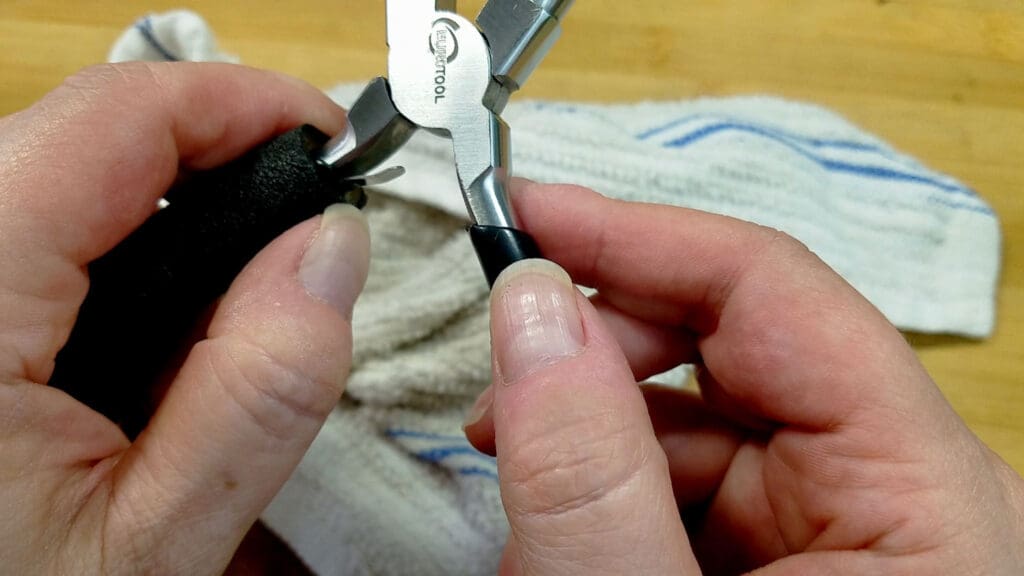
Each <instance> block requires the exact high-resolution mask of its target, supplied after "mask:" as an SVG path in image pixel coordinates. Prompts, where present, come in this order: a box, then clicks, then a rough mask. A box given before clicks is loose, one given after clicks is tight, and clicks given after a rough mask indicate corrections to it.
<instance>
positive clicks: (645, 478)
mask: <svg viewBox="0 0 1024 576" xmlns="http://www.w3.org/2000/svg"><path fill="white" fill-rule="evenodd" d="M491 338H492V346H493V351H494V352H493V353H494V372H495V374H494V391H493V397H494V400H493V402H494V405H493V407H492V417H493V420H494V430H495V444H496V448H497V454H498V474H499V478H500V483H501V491H502V501H503V503H504V506H505V511H506V513H507V514H508V517H509V522H510V524H511V528H512V539H513V542H512V546H511V547H510V548H511V552H512V554H513V555H514V556H515V558H514V560H512V561H513V562H515V561H517V562H518V568H519V571H520V572H521V573H523V574H533V575H547V574H552V575H553V574H558V575H566V574H568V575H572V574H586V575H588V576H589V575H595V574H674V575H678V574H691V575H693V574H699V569H698V567H697V562H696V560H695V559H694V557H693V554H692V552H691V551H690V549H689V544H688V542H687V537H686V533H685V531H684V529H683V525H682V522H681V520H680V518H679V512H678V509H677V507H676V504H675V500H674V498H673V495H672V485H671V481H670V479H669V473H668V466H667V463H666V458H665V454H664V453H663V452H662V450H661V447H660V445H659V444H658V440H657V438H656V437H655V435H654V430H653V428H652V425H651V421H650V418H649V417H648V415H647V408H646V405H645V403H644V400H643V396H642V395H641V392H640V389H639V387H637V385H636V381H635V380H634V379H633V376H632V372H631V371H630V369H629V366H628V364H627V362H626V359H625V357H624V355H623V353H622V351H621V349H620V348H619V346H618V343H617V342H616V341H615V339H614V337H613V336H612V335H611V334H610V333H609V331H608V329H607V328H606V327H605V326H604V325H603V323H602V321H601V319H600V317H599V315H598V313H597V311H596V310H595V309H594V308H593V306H592V305H591V304H590V302H589V301H588V300H587V299H586V298H584V297H583V295H582V294H580V293H579V292H578V291H577V290H576V289H575V287H573V285H572V282H571V280H570V279H569V276H568V275H567V274H566V273H565V271H563V270H562V269H561V268H559V267H558V266H557V265H555V264H552V263H550V262H547V261H542V260H532V261H526V262H520V263H518V264H516V265H514V266H512V267H510V268H509V269H508V270H506V271H505V272H504V273H503V274H502V276H501V277H500V278H499V280H498V282H497V284H496V285H495V288H494V291H493V293H492V297H491Z"/></svg>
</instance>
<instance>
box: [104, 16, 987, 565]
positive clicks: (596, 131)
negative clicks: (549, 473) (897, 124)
mask: <svg viewBox="0 0 1024 576" xmlns="http://www.w3.org/2000/svg"><path fill="white" fill-rule="evenodd" d="M215 46H216V43H215V41H214V39H213V34H212V33H211V31H210V30H209V29H208V28H207V27H206V25H205V24H204V23H202V20H201V19H199V18H198V16H196V15H195V14H192V13H189V12H172V13H167V14H162V15H161V14H157V15H152V16H149V17H147V18H144V19H142V20H140V21H139V22H137V23H136V24H135V25H134V26H133V27H132V28H130V29H129V30H128V31H127V32H126V33H125V34H124V35H123V36H122V37H121V39H120V40H118V42H117V44H116V45H115V46H114V48H113V50H112V51H111V55H110V59H111V60H113V61H122V60H138V59H150V60H152V59H157V60H160V59H162V60H173V59H186V58H187V59H199V60H221V59H225V57H224V56H223V55H221V54H219V53H218V52H216V48H215ZM382 72H383V71H382ZM360 88H361V85H348V86H340V87H338V88H336V89H334V90H332V91H331V92H330V94H331V95H332V96H333V97H334V98H335V99H336V100H338V101H339V102H340V103H342V104H351V102H352V101H354V99H355V97H356V96H357V94H358V92H359V90H360ZM505 117H506V119H507V121H508V122H509V124H510V125H511V127H512V143H513V153H512V157H513V162H514V163H513V166H514V170H515V173H516V174H518V175H520V176H526V177H529V178H532V179H534V180H538V181H544V182H571V183H576V184H582V185H586V186H589V187H591V188H594V189H596V190H598V191H600V192H602V193H604V194H607V195H609V196H614V197H618V198H623V199H628V200H636V201H645V202H655V203H663V204H670V205H679V206H689V207H693V208H699V209H702V210H707V211H710V212H717V213H722V214H728V215H731V216H735V217H738V218H742V219H745V220H750V221H753V222H757V223H760V224H764V225H767V226H772V227H775V228H778V229H780V230H783V231H785V232H787V233H789V234H791V235H793V236H795V237H796V238H798V239H800V240H801V241H803V242H804V243H806V244H807V245H808V246H809V247H810V248H811V249H812V250H813V251H814V252H816V253H817V254H818V255H819V256H820V257H821V258H822V259H824V260H825V261H826V262H827V263H828V264H830V265H831V266H832V267H833V268H835V269H836V270H837V271H838V272H839V273H840V274H842V275H843V276H844V277H845V278H846V279H847V280H848V281H849V282H850V283H851V284H853V285H854V286H855V287H856V288H857V289H859V290H860V291H861V292H862V293H863V294H864V295H865V296H867V297H868V298H869V299H870V300H871V301H872V302H873V303H874V304H875V305H876V306H878V307H879V308H880V309H881V310H882V311H883V312H884V313H885V314H886V315H887V316H888V317H889V319H890V320H892V322H893V323H895V324H896V325H897V326H899V327H901V328H903V329H906V330H912V331H921V332H946V333H953V334H959V335H963V336H968V337H973V338H983V337H986V336H988V335H990V334H991V332H992V330H993V326H994V313H995V312H994V311H995V291H996V283H997V279H998V274H999V262H1000V233H999V223H998V220H997V218H996V215H995V214H994V213H993V211H992V209H991V208H990V207H989V206H988V205H987V204H986V203H985V202H984V200H982V199H981V198H980V197H979V196H978V195H977V194H976V193H975V192H974V191H972V190H971V189H969V188H968V187H966V186H964V185H963V184H961V183H959V182H957V181H956V180H954V179H953V178H950V177H949V176H946V175H943V174H940V173H937V172H934V171H932V170H929V169H928V168H926V167H924V166H922V165H921V164H920V163H919V162H917V161H915V160H914V159H913V158H910V157H908V156H906V155H905V154H902V153H900V152H898V151H896V150H894V149H893V148H892V147H890V146H889V145H887V144H886V143H885V142H883V141H881V140H879V139H878V138H875V137H873V136H871V135H869V134H866V133H864V132H863V131H861V130H860V129H858V128H857V127H855V126H853V125H851V124H850V123H848V122H846V121H845V120H843V119H842V118H840V117H839V116H837V115H835V114H833V113H831V112H829V111H826V110H823V109H821V108H819V107H815V106H810V105H807V104H800V103H795V102H789V101H784V100H779V99H776V98H768V97H742V98H725V99H701V100H696V101H678V102H648V103H639V104H625V105H614V106H607V105H593V104H570V103H552V102H519V101H514V102H513V103H512V104H511V105H510V106H509V108H508V111H507V112H506V114H505ZM389 164H390V165H402V166H405V168H406V169H407V171H408V173H407V175H406V176H404V177H403V178H401V179H399V180H398V181H396V182H393V183H391V184H389V185H387V186H385V187H384V188H382V189H379V190H377V191H376V193H375V194H374V195H373V196H372V198H371V203H370V206H369V207H368V208H367V215H368V218H369V220H370V227H371V230H372V235H373V263H372V266H371V273H370V279H369V281H368V284H367V288H366V291H365V293H364V295H363V297H362V298H361V299H360V301H359V303H358V305H357V307H356V310H355V317H354V327H353V329H354V332H355V363H354V368H353V371H352V375H351V378H350V380H349V384H348V388H347V391H346V396H345V399H344V400H343V401H342V403H341V404H340V405H339V406H338V408H337V409H336V410H335V411H334V413H333V414H332V415H331V416H330V417H329V419H328V421H327V423H326V424H325V426H324V428H323V431H322V432H321V434H320V435H319V437H318V438H317V439H316V441H315V442H314V444H313V446H312V447H311V449H310V451H309V453H308V454H307V456H306V458H305V459H304V460H303V461H302V464H301V465H300V467H299V469H298V470H297V471H296V473H295V474H294V475H293V477H292V478H291V479H290V480H289V482H288V483H287V485H286V486H285V487H284V489H283V490H282V491H281V493H280V494H279V495H278V497H277V499H276V500H274V502H273V503H272V504H271V505H270V507H269V508H268V509H267V510H266V512H265V513H264V515H263V520H264V522H266V524H267V525H268V526H270V528H271V529H273V530H274V531H276V532H277V533H278V534H279V535H280V536H282V537H283V538H284V539H285V540H286V541H287V542H289V543H290V544H291V545H292V547H293V548H294V549H295V550H296V552H297V553H298V554H299V555H300V556H301V557H302V558H303V560H304V561H305V562H307V563H308V564H309V566H310V567H311V568H312V569H313V570H314V571H315V572H317V573H318V574H324V575H349V574H421V575H432V574H445V575H447V574H493V573H494V572H495V570H496V567H497V563H498V560H499V558H500V551H501V547H502V545H503V543H504V539H505V536H506V535H507V531H508V527H507V524H506V521H505V519H504V516H503V514H502V511H501V506H500V500H499V495H498V490H497V470H496V467H495V463H494V461H493V459H491V458H489V457H486V456H483V455H481V454H479V453H477V452H476V451H475V450H473V449H472V448H471V447H470V446H469V444H468V443H467V442H466V440H465V439H464V437H463V435H462V432H461V423H462V417H463V414H464V413H465V411H466V410H467V409H468V407H469V406H470V405H471V403H472V401H473V399H474V398H475V396H476V395H477V394H478V393H479V392H480V391H482V390H483V388H484V387H485V386H486V385H487V383H488V382H489V379H490V354H489V342H488V317H487V286H486V283H485V282H484V280H483V277H482V274H481V272H480V270H479V265H478V264H477V262H476V258H475V256H474V254H473V251H472V247H471V245H470V242H469V240H468V238H467V237H466V235H465V232H464V229H463V228H464V225H465V219H466V214H465V208H464V205H463V202H462V198H461V196H460V194H459V189H458V185H457V181H456V178H455V173H454V169H453V164H452V159H451V151H450V144H449V143H447V142H445V141H443V140H438V139H435V138H434V137H432V136H429V135H427V134H419V135H417V136H416V137H414V138H413V140H412V141H411V142H410V143H409V144H408V146H407V147H406V148H405V149H403V150H402V151H401V152H400V153H399V154H398V155H397V156H396V157H395V158H394V159H393V160H391V161H390V162H389ZM652 248H654V247H652Z"/></svg>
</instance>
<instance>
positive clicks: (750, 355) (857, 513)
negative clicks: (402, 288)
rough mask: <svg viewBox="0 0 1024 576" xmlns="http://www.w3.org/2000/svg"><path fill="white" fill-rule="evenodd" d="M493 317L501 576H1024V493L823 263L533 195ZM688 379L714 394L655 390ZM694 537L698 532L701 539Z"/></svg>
mask: <svg viewBox="0 0 1024 576" xmlns="http://www.w3.org/2000/svg"><path fill="white" fill-rule="evenodd" d="M515 203H516V206H517V208H518V210H519V213H520V216H521V219H522V221H523V223H524V227H525V228H526V230H527V231H528V232H530V233H531V234H532V235H533V236H534V238H536V239H537V241H538V243H539V244H540V246H541V248H542V250H543V251H544V253H545V255H547V256H548V257H549V258H550V259H551V260H553V261H554V262H557V263H559V264H561V265H562V266H564V267H565V269H566V270H568V272H569V274H570V275H571V277H572V279H573V280H575V281H576V282H577V283H579V284H582V285H587V286H592V287H594V288H597V289H598V290H599V295H598V296H596V297H594V298H593V299H592V301H588V300H587V299H586V298H584V297H583V296H582V295H581V294H580V293H579V292H578V291H576V290H575V289H574V288H573V287H572V285H571V283H570V281H569V276H566V275H565V272H564V271H563V270H562V269H561V268H559V267H558V266H555V265H553V264H551V263H548V262H543V261H528V262H525V263H519V264H517V265H515V266H513V267H512V268H510V269H509V270H507V271H506V272H505V273H504V274H503V275H502V277H501V278H500V279H499V281H498V283H497V285H496V286H495V289H494V291H493V296H492V300H491V302H492V307H491V311H492V340H493V348H494V367H495V368H494V384H493V385H492V386H491V388H489V389H488V391H487V392H485V393H484V395H483V396H482V397H481V399H480V401H479V402H478V410H476V411H475V412H474V414H473V415H471V416H470V419H469V422H470V423H469V424H468V425H467V429H466V430H467V435H468V437H469V438H470V439H471V440H472V441H473V442H474V444H475V445H476V446H478V447H480V448H481V449H484V450H489V451H491V450H495V449H496V451H497V456H498V470H499V475H500V483H501V490H502V498H503V502H504V505H505V508H506V511H507V513H508V517H509V520H510V523H511V528H512V532H511V537H510V540H509V544H508V546H507V548H506V554H505V558H504V559H503V562H502V573H503V574H506V575H508V574H535V575H548V574H550V575H556V574H557V575H572V574H581V575H583V574H585V575H587V576H592V575H597V574H645V575H652V574H691V575H692V574H699V573H701V570H703V573H705V574H734V573H738V572H742V571H747V570H755V574H759V575H762V576H769V575H771V576H775V575H780V576H781V575H786V576H789V575H800V574H808V575H812V574H813V575H826V574H836V575H839V574H842V575H862V574H929V575H933V574H957V575H965V574H986V575H993V574H1007V575H1010V574H1015V575H1019V574H1021V573H1024V548H1022V546H1021V544H1022V542H1024V539H1022V537H1024V526H1022V523H1024V522H1022V518H1024V504H1022V500H1024V496H1022V494H1024V490H1022V481H1021V479H1020V477H1019V476H1017V475H1016V474H1015V473H1014V472H1013V471H1012V470H1011V469H1010V468H1009V467H1008V466H1007V465H1006V464H1005V463H1004V462H1003V461H1002V460H1000V459H999V458H998V457H997V456H996V455H995V454H994V453H992V452H991V451H990V450H989V449H988V448H986V447H985V446H984V445H983V444H982V443H981V442H980V441H979V440H978V439H977V438H976V437H975V436H974V435H973V434H972V433H971V432H970V431H969V430H968V428H967V427H966V426H965V425H964V423H963V422H962V421H961V420H960V418H959V417H958V416H957V415H956V413H955V412H954V411H953V409H952V408H951V407H950V405H949V404H948V403H947V402H946V400H945V399H944V398H943V397H942V395H941V393H940V392H939V390H938V389H937V387H936V386H935V384H934V383H933V382H932V380H931V379H930V378H929V376H928V374H927V373H926V372H925V370H924V369H923V367H922V366H921V364H920V363H919V362H918V360H917V358H916V357H915V355H914V353H913V351H912V350H911V348H910V347H909V346H908V345H907V343H906V342H905V341H904V339H903V337H902V336H901V335H900V333H899V332H898V331H897V330H896V329H894V328H893V326H892V325H891V324H889V322H887V321H886V319H885V318H884V317H883V316H882V315H881V314H880V313H879V312H878V311H877V310H876V309H875V308H873V307H872V306H871V305H870V304H869V303H868V302H867V301H866V300H865V299H864V298H862V297H861V296H860V295H859V294H858V293H857V292H856V291H855V290H854V289H853V288H851V287H850V286H849V285H848V284H846V283H845V282H844V281H843V280H842V279H841V278H840V277H839V276H838V275H837V274H835V273H834V272H833V271H832V270H830V269H829V268H828V267H827V266H826V265H825V264H824V263H822V262H821V261H820V260H819V259H818V258H816V257H815V256H814V255H813V254H812V253H811V252H809V251H808V250H807V249H806V248H805V247H804V246H802V245H801V244H799V243H798V242H796V241H794V240H792V239H790V238H789V237H787V236H785V235H784V234H781V233H779V232H777V231H774V230H770V229H766V228H762V227H758V226H754V225H752V224H747V223H743V222H739V221H736V220H732V219H729V218H725V217H720V216H712V215H708V214H703V213H700V212H696V211H691V210H684V209H677V208H669V207H664V206H651V205H641V204H628V203H623V202H616V201H612V200H608V199H604V198H602V197H599V196H597V195H595V194H593V193H591V192H588V191H585V190H581V189H578V188H572V187H565V186H559V187H552V186H542V185H534V184H529V185H524V186H521V187H520V189H519V190H518V192H517V194H516V195H515ZM683 362H694V363H696V364H697V365H698V367H699V381H700V385H701V394H700V396H699V397H698V396H697V395H694V394H689V393H685V392H682V391H676V390H668V389H664V388H652V387H645V388H640V387H637V386H636V382H637V381H640V380H643V379H645V378H647V377H649V376H651V375H653V374H657V373H659V372H662V371H664V370H666V369H668V368H670V367H672V366H675V365H677V364H680V363H683ZM684 523H685V529H684Z"/></svg>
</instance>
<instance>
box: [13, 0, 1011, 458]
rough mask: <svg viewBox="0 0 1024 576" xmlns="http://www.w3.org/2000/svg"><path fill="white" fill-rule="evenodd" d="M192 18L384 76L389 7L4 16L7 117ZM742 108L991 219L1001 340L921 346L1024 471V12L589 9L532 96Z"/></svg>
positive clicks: (299, 1) (304, 67) (256, 47)
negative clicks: (896, 163)
mask: <svg viewBox="0 0 1024 576" xmlns="http://www.w3.org/2000/svg"><path fill="white" fill-rule="evenodd" d="M424 1H426V0H424ZM481 5H482V2H481V1H480V0H473V1H466V2H463V3H462V6H461V8H462V10H463V12H464V13H466V14H475V12H476V11H477V10H478V9H479V7H480V6H481ZM182 6H184V7H190V8H193V9H195V10H197V11H199V12H201V13H202V14H203V15H205V16H206V18H207V19H208V20H209V21H210V23H211V24H212V25H213V26H214V28H215V29H216V30H217V32H218V34H219V38H220V41H221V45H222V47H223V48H224V49H225V50H227V51H229V52H232V53H235V54H238V55H240V56H241V57H242V59H243V60H244V61H245V62H246V63H248V64H252V65H255V66H261V67H267V68H274V69H278V70H282V71H285V72H288V73H291V74H294V75H296V76H299V77H302V78H305V79H307V80H309V81H310V82H313V83H314V84H317V85H320V86H323V87H328V86H330V85H332V84H333V83H335V82H338V81H340V80H355V79H363V78H368V77H370V76H374V75H378V74H382V73H383V72H384V71H385V45H384V20H383V17H384V2H383V0H348V1H343V0H332V1H327V0H295V1H289V2H279V1H276V0H249V1H246V2H212V1H211V2H205V3H204V2H196V1H180V2H167V1H165V0H80V1H75V2H72V1H64V2H61V1H57V0H38V1H23V0H13V1H12V0H0V115H2V114H6V113H9V112H13V111H15V110H17V109H20V108H22V107H25V106H27V105H28V104H30V103H31V102H32V101H33V100H35V99H37V98H39V97H40V96H41V95H42V94H44V93H45V92H46V91H48V90H50V89H51V88H53V87H54V86H55V85H56V84H58V83H59V82H60V81H61V79H62V78H63V77H65V76H66V75H69V74H71V73H73V72H74V71H75V70H77V69H78V68H81V67H83V66H86V65H88V64H91V63H95V62H99V61H102V60H103V59H104V57H105V55H106V53H107V49H108V48H109V47H110V45H111V43H112V42H113V40H114V39H115V38H116V37H117V35H118V34H119V33H120V32H121V30H122V29H123V28H124V27H125V26H127V25H129V24H131V22H132V21H133V20H134V19H135V18H136V17H138V16H140V15H142V14H145V13H147V12H149V11H157V10H164V9H168V8H172V7H182ZM749 93H770V94H779V95H783V96H788V97H792V98H799V99H803V100H809V101H813V102H817V103H820V104H823V105H825V106H829V107H832V108H834V109H836V110H838V111H839V112H841V113H842V114H844V115H846V116H847V117H849V118H850V119H852V120H853V121H854V122H856V123H858V124H860V125H862V126H863V127H865V128H867V129H868V130H870V131H872V132H875V133H876V134H879V135H881V136H882V137H884V138H886V139H888V140H889V141H891V142H892V143H893V144H895V145H896V146H897V147H899V148H901V149H903V150H905V151H908V152H910V153H912V154H914V155H916V156H917V157H919V158H921V159H922V160H923V161H924V162H925V163H927V164H928V165H930V166H932V167H934V168H937V169H939V170H943V171H945V172H948V173H950V174H953V175H955V176H956V177H958V178H960V179H962V180H963V181H964V182H966V183H967V184H968V185H970V186H971V187H973V188H974V189H976V190H978V191H979V192H980V193H981V195H982V196H984V197H985V198H986V199H987V200H988V201H989V202H990V203H991V204H992V205H993V206H994V207H995V209H996V211H997V212H998V214H999V216H1000V217H1001V219H1002V223H1003V230H1004V235H1005V239H1004V260H1003V266H1004V273H1003V277H1002V280H1001V283H1000V290H999V314H998V322H999V325H998V332H997V334H996V336H995V337H994V338H992V339H991V340H989V341H986V342H980V343H979V342H971V341H966V340H960V339H956V338H950V337H935V336H911V339H912V341H913V342H914V344H915V347H916V348H917V350H918V351H919V353H920V355H921V357H922V359H923V360H924V363H925V364H926V365H927V367H928V369H929V370H930V371H931V373H932V375H933V376H934V377H935V379H936V381H937V382H938V383H939V385H940V386H941V387H942V389H943V390H944V391H945V393H946V394H947V395H948V397H949V398H950V400H951V401H952V402H953V404H954V405H955V407H956V408H957V410H958V411H959V412H960V414H962V415H963V417H964V418H965V419H966V421H967V422H968V423H969V424H970V425H971V427H972V428H973V429H974V430H975V431H976V432H977V433H978V434H979V435H981V437H982V438H983V439H984V440H985V441H986V442H988V443H989V445H991V446H992V447H993V448H994V449H995V450H996V451H997V452H999V453H1000V454H1001V455H1002V456H1003V457H1004V458H1006V459H1007V460H1008V461H1009V462H1010V463H1011V464H1012V465H1013V466H1015V467H1016V468H1017V470H1019V471H1024V1H1022V0H692V1H681V0H630V1H628V2H623V1H620V0H580V1H579V2H577V3H576V6H575V7H574V8H573V9H572V11H571V13H570V17H569V18H568V21H567V22H566V24H565V34H564V36H563V38H562V40H561V41H560V42H559V44H558V45H557V46H556V48H555V50H554V52H553V53H552V54H551V56H550V57H549V58H548V60H547V61H545V63H544V65H543V66H542V67H541V68H540V70H539V71H538V72H537V74H536V75H535V76H534V77H533V78H532V79H531V81H530V84H529V86H528V87H527V89H526V90H524V92H523V94H522V96H526V97H539V98H543V97H547V98H559V99H578V100H600V101H622V100H638V99H660V98H692V97H696V96H715V95H728V94H749Z"/></svg>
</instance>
